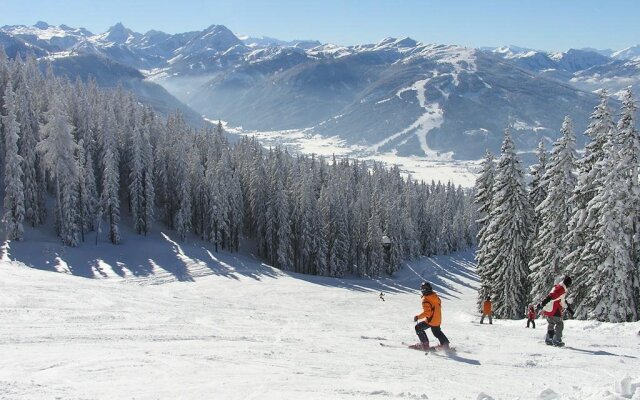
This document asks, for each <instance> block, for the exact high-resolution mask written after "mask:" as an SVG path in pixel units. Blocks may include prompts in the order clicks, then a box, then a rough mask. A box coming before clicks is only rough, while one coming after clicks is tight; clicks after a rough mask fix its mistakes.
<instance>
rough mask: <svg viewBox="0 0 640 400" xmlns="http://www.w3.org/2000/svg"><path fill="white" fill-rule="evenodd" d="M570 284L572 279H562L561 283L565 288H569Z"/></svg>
mask: <svg viewBox="0 0 640 400" xmlns="http://www.w3.org/2000/svg"><path fill="white" fill-rule="evenodd" d="M571 282H573V279H571V277H570V276H569V275H567V276H565V277H564V279H563V280H562V283H564V285H565V286H566V287H569V286H571Z"/></svg>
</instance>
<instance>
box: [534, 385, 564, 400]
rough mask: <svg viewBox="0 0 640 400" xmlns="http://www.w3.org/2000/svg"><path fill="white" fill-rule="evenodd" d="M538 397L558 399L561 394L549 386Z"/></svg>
mask: <svg viewBox="0 0 640 400" xmlns="http://www.w3.org/2000/svg"><path fill="white" fill-rule="evenodd" d="M537 399H538V400H556V399H560V395H559V394H558V393H556V392H554V391H553V390H552V389H549V388H547V389H545V390H543V391H542V392H540V394H538V397H537Z"/></svg>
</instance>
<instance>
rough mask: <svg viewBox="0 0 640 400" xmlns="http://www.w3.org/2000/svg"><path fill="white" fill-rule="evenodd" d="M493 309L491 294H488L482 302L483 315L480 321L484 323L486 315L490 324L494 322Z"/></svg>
mask: <svg viewBox="0 0 640 400" xmlns="http://www.w3.org/2000/svg"><path fill="white" fill-rule="evenodd" d="M492 311H493V306H492V305H491V296H487V298H486V299H485V300H484V303H482V317H480V323H481V324H484V317H485V316H487V317H489V325H492V324H493V320H492V319H491V313H492Z"/></svg>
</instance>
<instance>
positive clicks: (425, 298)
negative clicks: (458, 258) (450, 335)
mask: <svg viewBox="0 0 640 400" xmlns="http://www.w3.org/2000/svg"><path fill="white" fill-rule="evenodd" d="M420 291H421V292H422V313H420V314H418V315H416V316H415V317H413V322H418V320H421V319H424V321H420V322H418V323H417V324H416V327H415V329H416V334H417V335H418V338H419V339H420V344H418V345H416V346H415V347H416V348H418V346H420V347H421V348H422V349H425V350H426V349H428V348H429V338H428V337H427V332H426V330H427V329H429V328H431V332H433V336H435V337H436V338H437V339H438V340H439V341H440V345H441V346H442V347H444V348H449V339H447V337H446V336H445V335H444V333H443V332H442V330H441V329H440V323H441V322H442V307H441V305H440V297H438V295H437V294H436V293H435V292H434V291H433V288H432V287H431V284H430V283H429V282H423V283H422V285H420Z"/></svg>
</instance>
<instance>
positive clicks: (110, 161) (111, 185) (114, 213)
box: [101, 109, 120, 244]
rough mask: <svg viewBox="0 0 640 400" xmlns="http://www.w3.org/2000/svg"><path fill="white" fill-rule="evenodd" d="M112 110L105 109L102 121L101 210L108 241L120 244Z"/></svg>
mask: <svg viewBox="0 0 640 400" xmlns="http://www.w3.org/2000/svg"><path fill="white" fill-rule="evenodd" d="M115 124H116V123H115V117H114V115H113V110H112V109H107V110H106V112H105V113H104V115H103V120H102V127H101V128H102V131H101V134H102V162H101V166H102V197H101V208H102V210H103V212H104V215H105V216H106V217H107V219H108V222H109V241H110V242H111V243H113V244H118V243H120V228H119V226H118V225H119V223H120V198H119V195H118V193H119V188H120V183H119V182H120V174H119V169H118V149H117V143H116V125H115Z"/></svg>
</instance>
